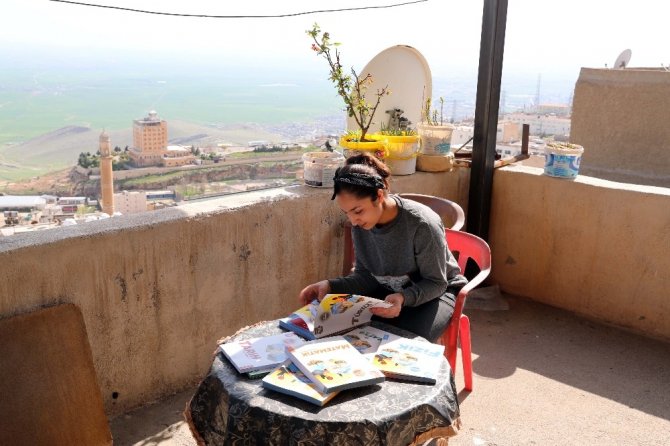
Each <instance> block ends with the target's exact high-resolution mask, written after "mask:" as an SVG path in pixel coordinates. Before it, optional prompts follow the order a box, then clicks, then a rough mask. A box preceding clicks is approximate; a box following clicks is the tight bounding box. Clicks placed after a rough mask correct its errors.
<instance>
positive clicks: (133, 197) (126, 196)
mask: <svg viewBox="0 0 670 446" xmlns="http://www.w3.org/2000/svg"><path fill="white" fill-rule="evenodd" d="M114 203H115V204H116V210H117V212H120V213H121V214H124V215H125V214H139V213H140V212H146V211H147V194H146V192H144V191H127V190H124V191H122V192H118V193H116V194H114Z"/></svg>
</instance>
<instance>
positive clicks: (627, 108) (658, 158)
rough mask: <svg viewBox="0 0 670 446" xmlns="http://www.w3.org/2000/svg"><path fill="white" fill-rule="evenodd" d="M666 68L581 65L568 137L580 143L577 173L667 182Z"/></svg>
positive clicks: (669, 86) (669, 78) (669, 96)
mask: <svg viewBox="0 0 670 446" xmlns="http://www.w3.org/2000/svg"><path fill="white" fill-rule="evenodd" d="M668 104H670V72H668V71H665V70H662V69H637V68H626V69H625V70H608V69H593V68H582V70H581V72H580V74H579V79H578V80H577V84H576V86H575V94H574V100H573V107H572V128H571V130H570V141H571V142H573V143H576V144H581V145H582V146H584V156H583V157H582V165H581V168H580V173H582V174H585V175H593V176H597V177H599V178H605V179H609V180H613V181H624V182H630V183H636V184H648V185H652V186H663V187H670V155H668V154H669V153H670V125H668V122H669V121H670V109H669V108H668Z"/></svg>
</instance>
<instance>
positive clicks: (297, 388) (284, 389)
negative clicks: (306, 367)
mask: <svg viewBox="0 0 670 446" xmlns="http://www.w3.org/2000/svg"><path fill="white" fill-rule="evenodd" d="M261 385H262V386H263V387H265V388H267V389H271V390H274V391H276V392H281V393H285V394H287V395H292V396H294V397H296V398H300V399H302V400H305V401H308V402H310V403H312V404H316V405H317V406H323V405H324V404H326V403H327V402H328V401H330V400H331V399H333V397H334V396H335V395H337V394H338V392H330V393H323V392H320V391H319V390H318V389H317V388H316V386H315V385H314V383H313V382H312V381H310V380H309V378H307V377H306V376H305V374H304V373H302V372H301V371H300V369H299V368H298V367H296V366H295V364H293V363H292V362H291V360H286V361H285V362H284V363H283V364H282V365H280V366H279V367H278V368H277V369H276V370H274V371H273V372H271V373H270V374H269V375H267V376H265V377H264V378H263V380H262V383H261Z"/></svg>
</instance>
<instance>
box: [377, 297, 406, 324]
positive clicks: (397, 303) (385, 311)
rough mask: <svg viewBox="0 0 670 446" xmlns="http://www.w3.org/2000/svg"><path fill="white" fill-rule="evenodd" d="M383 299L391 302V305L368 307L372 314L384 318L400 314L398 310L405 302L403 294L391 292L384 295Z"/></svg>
mask: <svg viewBox="0 0 670 446" xmlns="http://www.w3.org/2000/svg"><path fill="white" fill-rule="evenodd" d="M384 301H385V302H388V303H390V304H392V305H393V306H392V307H389V308H380V307H373V308H370V311H371V312H372V314H374V315H375V316H379V317H385V318H393V317H398V316H399V315H400V310H401V309H402V304H403V303H404V302H405V296H403V295H402V294H401V293H393V294H389V295H388V296H386V299H384Z"/></svg>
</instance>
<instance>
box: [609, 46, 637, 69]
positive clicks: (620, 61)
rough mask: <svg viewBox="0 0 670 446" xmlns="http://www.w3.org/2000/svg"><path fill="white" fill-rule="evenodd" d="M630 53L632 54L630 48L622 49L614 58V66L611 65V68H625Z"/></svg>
mask: <svg viewBox="0 0 670 446" xmlns="http://www.w3.org/2000/svg"><path fill="white" fill-rule="evenodd" d="M631 54H632V52H631V50H629V49H625V50H623V51H622V52H621V54H619V57H617V58H616V60H615V61H614V66H612V68H614V69H615V70H618V69H624V68H626V67H627V66H628V62H630V56H631Z"/></svg>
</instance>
